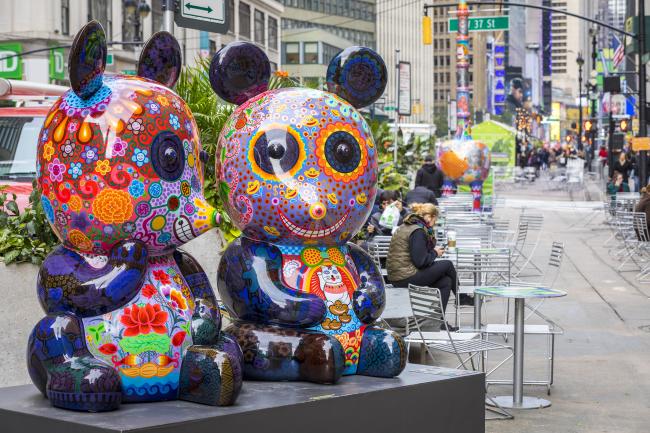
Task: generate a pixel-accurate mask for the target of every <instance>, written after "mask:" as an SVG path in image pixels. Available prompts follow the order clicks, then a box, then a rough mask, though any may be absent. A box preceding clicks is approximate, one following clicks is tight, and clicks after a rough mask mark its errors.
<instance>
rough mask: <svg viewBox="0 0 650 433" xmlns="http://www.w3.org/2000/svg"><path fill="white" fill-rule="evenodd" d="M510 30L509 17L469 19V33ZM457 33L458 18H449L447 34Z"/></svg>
mask: <svg viewBox="0 0 650 433" xmlns="http://www.w3.org/2000/svg"><path fill="white" fill-rule="evenodd" d="M509 28H510V17H509V16H507V15H505V16H500V17H470V19H469V31H470V32H495V31H499V30H508V29H509ZM457 31H458V18H449V33H456V32H457Z"/></svg>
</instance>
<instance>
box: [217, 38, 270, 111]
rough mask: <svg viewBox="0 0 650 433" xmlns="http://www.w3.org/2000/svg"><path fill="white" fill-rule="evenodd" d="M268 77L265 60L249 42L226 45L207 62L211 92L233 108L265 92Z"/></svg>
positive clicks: (267, 66)
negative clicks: (234, 105) (208, 63)
mask: <svg viewBox="0 0 650 433" xmlns="http://www.w3.org/2000/svg"><path fill="white" fill-rule="evenodd" d="M270 77H271V63H270V62H269V58H268V57H267V56H266V54H265V53H264V51H262V49H261V48H259V47H258V46H257V45H254V44H251V43H249V42H232V43H230V44H228V45H226V46H225V47H223V48H222V49H220V50H219V51H217V53H216V54H215V55H214V57H213V58H212V62H211V63H210V84H211V85H212V89H213V90H214V91H215V93H216V94H217V95H219V97H221V98H222V99H223V100H225V101H228V102H230V103H233V104H237V105H240V104H243V103H244V102H246V101H247V100H249V99H251V98H253V97H254V96H257V95H259V94H260V93H263V92H266V90H267V89H268V84H269V78H270Z"/></svg>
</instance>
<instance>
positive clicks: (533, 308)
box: [482, 242, 564, 395]
mask: <svg viewBox="0 0 650 433" xmlns="http://www.w3.org/2000/svg"><path fill="white" fill-rule="evenodd" d="M563 258H564V243H562V242H553V244H552V245H551V252H550V256H549V259H548V264H547V267H546V269H545V272H544V278H543V279H542V281H539V282H526V281H517V285H518V286H530V287H550V288H552V287H553V286H554V285H555V281H556V280H557V277H558V276H559V275H560V267H561V266H562V260H563ZM508 301H509V299H508ZM543 303H544V299H541V300H540V301H539V302H537V303H536V304H530V303H528V304H526V309H528V310H529V312H528V315H527V316H526V317H525V320H528V319H529V318H530V317H531V316H533V315H535V316H537V317H539V318H540V319H542V321H543V322H544V323H542V324H526V325H524V335H541V336H546V337H547V339H546V359H547V361H548V369H547V377H546V379H545V380H528V381H524V385H544V386H546V388H547V393H548V394H549V395H550V394H551V385H553V379H554V366H555V336H556V335H561V334H563V333H564V328H562V327H561V326H560V325H558V324H557V323H556V322H554V321H553V320H552V319H551V318H549V317H548V316H546V315H544V314H543V313H542V312H540V311H539V308H540V307H541V306H542V304H543ZM507 305H509V302H508V303H507ZM507 318H508V313H506V319H507ZM482 331H483V332H484V333H485V334H486V337H487V338H489V336H490V335H501V336H503V337H504V338H505V339H506V341H507V337H508V336H509V335H514V325H512V324H510V323H508V320H506V323H500V324H498V323H488V324H486V325H485V326H484V327H483V328H482ZM486 362H487V359H486ZM487 383H488V385H490V384H510V383H512V381H509V380H490V381H487Z"/></svg>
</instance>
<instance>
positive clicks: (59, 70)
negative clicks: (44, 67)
mask: <svg viewBox="0 0 650 433" xmlns="http://www.w3.org/2000/svg"><path fill="white" fill-rule="evenodd" d="M50 79H51V80H65V55H64V53H63V48H53V49H51V50H50Z"/></svg>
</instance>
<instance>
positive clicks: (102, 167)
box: [95, 159, 111, 176]
mask: <svg viewBox="0 0 650 433" xmlns="http://www.w3.org/2000/svg"><path fill="white" fill-rule="evenodd" d="M95 171H96V172H97V173H99V174H101V175H102V176H105V175H106V173H110V171H111V164H110V162H109V161H108V159H102V160H101V161H97V164H95Z"/></svg>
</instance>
